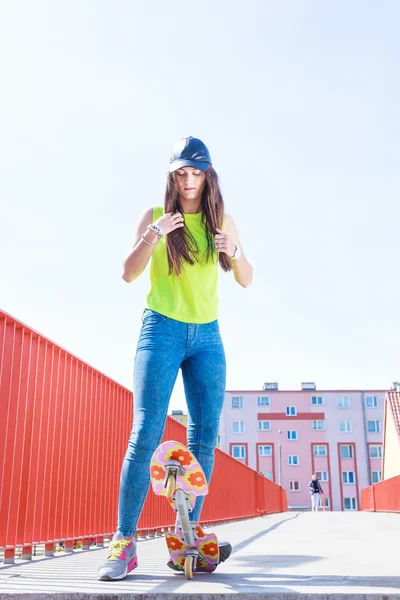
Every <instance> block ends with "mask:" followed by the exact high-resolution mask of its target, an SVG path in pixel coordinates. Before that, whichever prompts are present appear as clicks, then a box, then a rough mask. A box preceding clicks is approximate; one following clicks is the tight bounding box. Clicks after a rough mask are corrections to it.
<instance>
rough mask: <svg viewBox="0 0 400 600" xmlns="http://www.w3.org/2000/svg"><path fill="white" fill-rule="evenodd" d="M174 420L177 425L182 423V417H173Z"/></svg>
mask: <svg viewBox="0 0 400 600" xmlns="http://www.w3.org/2000/svg"><path fill="white" fill-rule="evenodd" d="M175 419H176V420H177V421H178V423H183V419H182V417H175Z"/></svg>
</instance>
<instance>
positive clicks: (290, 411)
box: [286, 406, 297, 417]
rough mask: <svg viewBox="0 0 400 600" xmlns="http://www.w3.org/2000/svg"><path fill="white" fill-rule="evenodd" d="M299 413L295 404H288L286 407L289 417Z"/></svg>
mask: <svg viewBox="0 0 400 600" xmlns="http://www.w3.org/2000/svg"><path fill="white" fill-rule="evenodd" d="M296 415H297V410H296V407H295V406H287V407H286V416H287V417H295V416H296Z"/></svg>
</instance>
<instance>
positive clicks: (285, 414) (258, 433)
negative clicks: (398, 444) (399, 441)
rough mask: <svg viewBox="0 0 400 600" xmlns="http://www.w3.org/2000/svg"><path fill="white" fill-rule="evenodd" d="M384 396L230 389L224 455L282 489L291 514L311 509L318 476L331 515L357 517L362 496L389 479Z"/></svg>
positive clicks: (311, 389)
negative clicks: (311, 489) (385, 468)
mask: <svg viewBox="0 0 400 600" xmlns="http://www.w3.org/2000/svg"><path fill="white" fill-rule="evenodd" d="M384 400H385V390H317V388H316V385H315V383H303V384H302V386H301V389H300V390H290V391H280V390H279V389H278V384H277V383H276V382H274V383H265V384H264V386H263V389H262V390H261V391H253V390H252V391H241V390H229V391H227V392H226V394H225V404H224V409H223V412H222V415H221V424H220V437H221V449H222V450H223V451H224V452H227V453H228V454H230V455H231V456H233V457H235V458H236V459H237V460H240V461H241V462H243V463H245V464H246V465H248V466H250V467H251V468H253V469H256V470H257V471H259V472H261V473H263V475H264V476H265V477H268V478H269V479H272V480H273V481H275V482H277V483H281V484H282V485H283V487H284V488H285V489H286V491H287V495H288V504H289V507H290V508H293V509H295V508H298V509H303V508H309V506H310V495H309V490H308V483H309V481H310V479H311V475H312V473H314V472H317V474H318V477H319V479H320V480H321V484H322V487H323V490H324V496H325V506H326V509H328V510H358V507H359V502H360V491H361V489H362V488H363V487H366V486H368V485H370V484H371V483H378V482H379V481H380V480H381V478H382V432H383V414H384Z"/></svg>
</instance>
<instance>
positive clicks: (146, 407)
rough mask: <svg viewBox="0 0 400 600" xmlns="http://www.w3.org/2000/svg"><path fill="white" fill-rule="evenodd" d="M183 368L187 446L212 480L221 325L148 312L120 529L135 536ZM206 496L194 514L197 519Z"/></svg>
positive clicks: (220, 388)
mask: <svg viewBox="0 0 400 600" xmlns="http://www.w3.org/2000/svg"><path fill="white" fill-rule="evenodd" d="M181 366H182V371H183V378H184V385H185V394H186V399H187V403H188V412H189V427H188V445H189V448H190V449H191V450H192V452H194V454H195V455H196V457H197V458H198V460H199V462H200V464H201V465H202V467H203V469H204V472H205V475H206V479H207V481H209V480H210V477H211V473H212V469H213V464H214V449H215V446H216V442H217V435H218V427H219V418H220V414H221V410H222V406H223V401H224V393H225V355H224V351H223V346H222V342H221V338H220V335H219V329H218V323H217V322H216V321H214V322H213V323H206V324H202V325H193V324H188V323H182V322H180V321H176V320H174V319H169V318H168V317H165V316H163V315H160V314H159V313H156V312H154V311H151V310H146V311H145V313H144V317H143V325H142V330H141V333H140V337H139V343H138V348H137V353H136V357H135V374H134V424H133V429H132V433H131V436H130V439H129V444H128V449H127V452H126V455H125V459H124V462H123V465H122V471H121V485H120V496H119V512H118V531H120V532H121V533H122V534H123V535H126V536H128V535H134V534H135V532H136V527H137V523H138V520H139V517H140V514H141V512H142V508H143V504H144V501H145V499H146V495H147V492H148V489H149V484H150V474H149V471H150V460H151V457H152V455H153V452H154V451H155V449H156V448H157V446H158V445H159V444H160V442H161V439H162V435H163V432H164V427H165V421H166V417H167V411H168V404H169V400H170V397H171V393H172V390H173V387H174V384H175V381H176V377H177V374H178V371H179V368H180V367H181ZM202 504H203V499H202V498H199V500H197V502H196V506H195V509H194V511H193V513H192V515H191V518H192V520H195V519H198V517H199V515H200V510H201V507H202Z"/></svg>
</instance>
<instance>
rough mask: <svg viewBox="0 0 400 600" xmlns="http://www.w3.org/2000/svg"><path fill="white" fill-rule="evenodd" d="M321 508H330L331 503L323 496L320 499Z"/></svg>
mask: <svg viewBox="0 0 400 600" xmlns="http://www.w3.org/2000/svg"><path fill="white" fill-rule="evenodd" d="M321 506H325V508H330V506H331V501H330V499H329V498H328V496H325V494H324V495H323V496H322V498H321Z"/></svg>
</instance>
